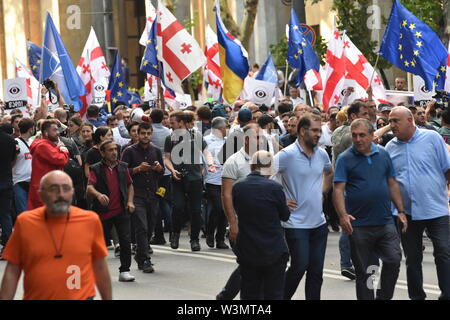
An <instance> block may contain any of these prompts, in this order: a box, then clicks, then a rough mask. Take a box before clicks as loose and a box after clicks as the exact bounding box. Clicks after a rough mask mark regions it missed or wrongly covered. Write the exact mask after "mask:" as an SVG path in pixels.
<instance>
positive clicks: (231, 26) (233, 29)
mask: <svg viewBox="0 0 450 320" xmlns="http://www.w3.org/2000/svg"><path fill="white" fill-rule="evenodd" d="M220 13H221V14H220V17H221V18H222V21H223V24H224V25H225V27H226V28H227V29H228V31H230V33H231V34H232V35H233V36H234V37H236V38H239V37H240V35H241V32H240V30H239V27H238V25H237V24H236V22H235V21H234V19H233V16H232V15H231V12H230V8H228V3H227V0H220Z"/></svg>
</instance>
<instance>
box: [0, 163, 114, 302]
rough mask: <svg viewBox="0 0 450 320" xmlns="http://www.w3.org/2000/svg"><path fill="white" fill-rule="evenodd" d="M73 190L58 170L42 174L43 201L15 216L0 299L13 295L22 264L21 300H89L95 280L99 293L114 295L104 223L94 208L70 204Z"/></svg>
mask: <svg viewBox="0 0 450 320" xmlns="http://www.w3.org/2000/svg"><path fill="white" fill-rule="evenodd" d="M73 192H74V190H73V185H72V180H71V179H70V177H69V176H68V175H67V174H66V173H64V172H62V171H51V172H49V173H47V174H46V175H44V176H43V177H42V179H41V181H40V186H39V196H40V198H41V200H42V202H43V203H44V206H43V207H40V208H37V209H34V210H30V211H25V212H24V213H22V214H21V215H20V216H19V217H18V218H17V221H16V225H15V227H14V231H13V233H12V235H11V238H10V239H9V241H8V244H7V245H6V248H5V251H4V254H3V257H4V259H5V260H7V261H8V264H7V266H6V270H5V273H4V275H3V281H2V286H1V290H0V299H2V300H5V299H8V300H10V299H13V298H14V295H15V293H16V289H17V283H18V281H19V278H20V274H21V272H22V270H23V271H24V296H23V299H24V300H91V299H93V298H94V296H95V292H96V291H95V286H97V289H98V291H99V292H100V295H101V297H102V298H103V299H108V300H109V299H112V289H111V278H110V275H109V271H108V265H107V263H106V259H105V257H106V256H107V255H108V252H107V249H106V246H105V241H104V239H103V230H102V224H101V222H100V219H99V218H98V216H97V214H96V213H95V212H92V211H85V210H82V209H79V208H77V207H73V206H71V205H70V204H71V203H72V197H73ZM36 235H39V237H37V236H36Z"/></svg>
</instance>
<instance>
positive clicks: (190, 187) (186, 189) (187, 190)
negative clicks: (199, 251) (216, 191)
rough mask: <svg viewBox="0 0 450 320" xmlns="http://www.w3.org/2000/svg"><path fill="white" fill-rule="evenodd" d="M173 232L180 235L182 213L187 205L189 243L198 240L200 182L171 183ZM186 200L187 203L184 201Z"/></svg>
mask: <svg viewBox="0 0 450 320" xmlns="http://www.w3.org/2000/svg"><path fill="white" fill-rule="evenodd" d="M172 185H173V212H172V227H173V232H175V233H180V232H181V228H182V226H183V223H184V222H185V220H184V216H183V213H184V211H185V207H186V204H188V205H189V210H188V212H189V213H190V220H191V241H193V240H197V241H198V240H199V239H198V237H199V234H200V228H201V223H202V218H201V214H202V193H203V185H202V180H195V181H184V180H182V181H173V184H172ZM186 200H187V201H186Z"/></svg>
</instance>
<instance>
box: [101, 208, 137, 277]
mask: <svg viewBox="0 0 450 320" xmlns="http://www.w3.org/2000/svg"><path fill="white" fill-rule="evenodd" d="M102 224H103V232H104V233H105V236H106V233H107V232H108V231H111V228H112V227H113V226H115V228H116V230H117V235H118V237H119V245H120V268H119V272H127V271H130V266H131V241H130V232H131V227H130V214H129V213H126V212H124V213H121V214H119V215H117V216H114V217H112V218H109V219H107V220H102Z"/></svg>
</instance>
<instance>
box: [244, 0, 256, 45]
mask: <svg viewBox="0 0 450 320" xmlns="http://www.w3.org/2000/svg"><path fill="white" fill-rule="evenodd" d="M258 2H259V0H245V4H244V8H245V10H244V17H243V19H242V23H241V28H240V29H241V37H240V40H241V42H242V45H243V46H244V48H245V49H246V50H247V51H248V50H249V46H250V38H251V37H252V34H253V29H254V27H255V20H256V13H257V9H258Z"/></svg>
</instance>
